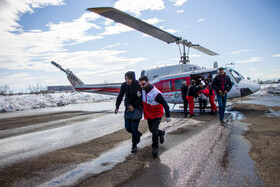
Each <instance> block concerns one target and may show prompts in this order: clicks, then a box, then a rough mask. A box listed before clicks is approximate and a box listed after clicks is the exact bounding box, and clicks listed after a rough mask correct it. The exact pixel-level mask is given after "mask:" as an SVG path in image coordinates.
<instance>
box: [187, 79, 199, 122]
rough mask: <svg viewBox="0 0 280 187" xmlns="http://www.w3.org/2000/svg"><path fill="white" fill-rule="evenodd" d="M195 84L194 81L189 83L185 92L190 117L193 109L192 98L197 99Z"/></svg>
mask: <svg viewBox="0 0 280 187" xmlns="http://www.w3.org/2000/svg"><path fill="white" fill-rule="evenodd" d="M195 85H196V82H195V80H192V81H191V84H190V85H189V88H188V92H187V100H188V103H189V110H190V117H192V116H194V113H193V108H194V99H193V98H194V97H197V91H196V89H195Z"/></svg>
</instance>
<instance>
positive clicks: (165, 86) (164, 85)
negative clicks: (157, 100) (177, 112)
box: [162, 81, 172, 91]
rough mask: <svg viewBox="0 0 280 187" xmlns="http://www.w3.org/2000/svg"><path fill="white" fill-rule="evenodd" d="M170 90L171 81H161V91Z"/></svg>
mask: <svg viewBox="0 0 280 187" xmlns="http://www.w3.org/2000/svg"><path fill="white" fill-rule="evenodd" d="M171 90H172V81H163V82H162V91H171Z"/></svg>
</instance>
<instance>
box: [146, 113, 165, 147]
mask: <svg viewBox="0 0 280 187" xmlns="http://www.w3.org/2000/svg"><path fill="white" fill-rule="evenodd" d="M160 121H161V118H155V119H148V125H149V130H150V132H151V133H152V134H153V137H152V140H153V144H152V147H153V148H158V137H159V136H161V135H162V134H163V131H162V130H159V129H158V127H159V124H160Z"/></svg>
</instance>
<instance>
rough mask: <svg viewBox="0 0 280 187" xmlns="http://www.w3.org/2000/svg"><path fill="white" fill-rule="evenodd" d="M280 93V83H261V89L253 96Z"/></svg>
mask: <svg viewBox="0 0 280 187" xmlns="http://www.w3.org/2000/svg"><path fill="white" fill-rule="evenodd" d="M273 95H280V84H261V89H260V90H259V91H258V92H256V93H254V94H252V96H273Z"/></svg>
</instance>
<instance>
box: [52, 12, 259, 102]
mask: <svg viewBox="0 0 280 187" xmlns="http://www.w3.org/2000/svg"><path fill="white" fill-rule="evenodd" d="M87 10H89V11H92V12H94V13H97V14H99V15H101V16H104V17H106V18H109V19H112V20H114V21H115V22H118V23H122V24H124V25H126V26H129V27H131V28H133V29H135V30H138V31H140V32H143V33H145V34H147V35H150V36H152V37H154V38H157V39H159V40H162V41H164V42H166V43H168V44H170V43H176V44H178V45H182V46H183V53H182V55H181V58H180V61H179V64H175V65H168V66H163V67H156V68H151V69H146V70H142V72H141V76H147V77H148V79H149V82H150V83H151V84H153V85H154V86H156V87H157V88H158V89H159V90H160V91H161V92H162V94H163V97H164V98H165V100H166V102H167V103H172V104H175V105H176V104H182V103H183V100H182V97H181V85H182V82H184V81H186V84H187V85H189V84H190V82H191V80H196V81H201V80H206V79H208V80H210V81H211V80H213V78H214V77H215V75H217V72H218V63H217V62H214V64H213V68H210V69H205V68H201V67H200V66H199V65H196V64H191V63H190V59H189V51H190V48H194V49H196V50H198V51H200V52H203V53H205V54H207V55H210V56H215V55H218V53H216V52H213V51H211V50H209V49H207V48H205V47H202V46H201V45H199V44H193V43H192V42H190V41H188V40H186V39H182V38H181V37H177V36H174V35H172V34H170V33H168V32H166V31H164V30H162V29H159V28H157V27H155V26H153V25H151V24H148V23H146V22H144V21H142V20H140V19H138V18H135V17H133V16H131V15H129V14H127V13H125V12H122V11H120V10H117V9H115V8H112V7H98V8H88V9H87ZM186 48H187V49H186ZM51 63H52V64H53V65H54V66H56V67H57V68H59V69H60V70H61V71H63V72H65V73H66V75H67V78H68V80H69V82H70V83H71V85H72V86H73V88H74V90H75V91H79V92H90V93H98V94H106V95H118V93H119V91H120V86H121V84H122V83H106V84H84V83H83V82H82V81H81V80H80V79H79V78H78V77H77V76H76V75H75V74H74V73H73V72H72V71H70V70H69V69H64V68H62V67H61V65H59V64H58V63H56V62H54V61H52V62H51ZM224 72H225V73H226V74H227V75H228V76H229V77H230V79H231V81H232V84H233V87H232V89H231V90H230V92H229V93H228V99H233V98H239V97H245V96H247V95H250V94H253V93H255V92H257V91H259V90H260V86H259V84H257V83H256V82H254V81H250V80H246V79H245V78H244V77H243V76H242V75H241V74H240V73H238V72H237V71H235V70H234V69H232V68H227V67H225V68H224ZM195 102H197V100H195ZM175 105H174V106H175Z"/></svg>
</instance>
